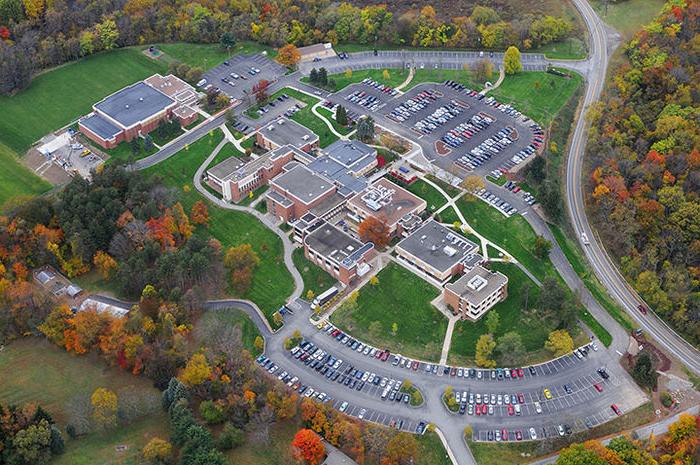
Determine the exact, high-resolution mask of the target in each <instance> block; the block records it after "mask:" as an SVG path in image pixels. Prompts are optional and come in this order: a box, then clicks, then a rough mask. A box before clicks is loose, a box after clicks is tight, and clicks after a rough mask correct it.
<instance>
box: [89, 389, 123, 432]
mask: <svg viewBox="0 0 700 465" xmlns="http://www.w3.org/2000/svg"><path fill="white" fill-rule="evenodd" d="M90 403H91V404H92V418H93V419H94V420H95V423H97V424H98V425H99V426H100V427H101V428H104V429H107V428H110V427H113V426H116V424H117V405H118V400H117V395H116V394H115V393H114V392H112V391H110V390H109V389H105V388H97V389H95V392H93V393H92V396H91V397H90Z"/></svg>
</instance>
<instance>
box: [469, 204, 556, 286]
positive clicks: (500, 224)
mask: <svg viewBox="0 0 700 465" xmlns="http://www.w3.org/2000/svg"><path fill="white" fill-rule="evenodd" d="M457 206H458V208H459V209H460V210H461V211H462V214H463V215H464V219H466V220H467V223H469V225H470V226H472V227H473V228H474V229H476V230H477V231H478V232H479V233H480V234H481V235H482V236H484V237H486V238H487V239H489V240H490V241H491V242H493V243H495V244H498V245H500V246H501V247H503V248H504V249H506V251H507V252H509V253H510V254H511V255H513V256H514V257H515V259H516V260H518V261H519V262H520V263H522V264H523V265H525V267H526V268H527V269H528V270H529V271H530V272H531V273H532V274H533V275H535V276H536V277H537V279H539V280H540V281H542V280H544V277H545V276H546V275H548V274H549V275H552V276H556V275H557V271H556V270H555V269H554V265H552V262H550V261H549V260H548V259H546V260H542V259H540V258H538V257H537V256H535V254H534V253H533V251H532V250H533V248H534V244H535V238H536V237H537V235H536V234H535V231H533V230H532V227H531V226H530V225H529V224H528V222H527V221H525V218H523V217H522V216H520V215H514V216H511V217H510V218H506V217H505V216H503V215H502V214H501V213H500V212H499V211H498V210H496V209H495V208H492V207H490V206H488V205H487V204H486V203H484V202H482V201H481V200H478V199H473V200H468V199H467V198H466V197H462V198H460V199H459V200H457Z"/></svg>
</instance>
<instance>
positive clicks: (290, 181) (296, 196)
mask: <svg viewBox="0 0 700 465" xmlns="http://www.w3.org/2000/svg"><path fill="white" fill-rule="evenodd" d="M286 169H287V170H286V171H285V172H283V173H282V174H280V175H279V176H277V177H276V178H274V179H272V180H271V181H270V189H269V190H268V191H267V193H266V194H265V195H266V199H267V212H268V213H269V214H271V215H273V216H276V217H278V218H281V219H282V220H283V221H286V222H288V223H289V222H291V221H293V220H296V219H298V218H301V217H302V216H304V215H305V214H306V213H307V212H309V211H310V210H311V209H313V208H314V207H317V206H319V205H321V204H322V203H323V202H324V201H326V200H327V199H330V198H332V197H334V195H335V194H336V190H337V188H336V186H335V184H333V182H331V181H330V180H329V179H327V178H326V177H324V176H321V175H318V174H316V173H314V172H313V171H311V170H310V169H309V168H308V167H306V166H304V165H302V164H299V163H292V166H291V168H286ZM338 208H342V204H341V205H339V206H338Z"/></svg>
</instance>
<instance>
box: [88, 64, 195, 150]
mask: <svg viewBox="0 0 700 465" xmlns="http://www.w3.org/2000/svg"><path fill="white" fill-rule="evenodd" d="M196 101H197V93H196V91H195V90H194V88H192V86H190V85H189V84H187V83H186V82H184V81H183V80H181V79H179V78H177V77H176V76H173V75H168V76H165V77H164V76H161V75H159V74H156V75H153V76H151V77H150V78H148V79H146V80H145V81H140V82H137V83H135V84H132V85H130V86H128V87H125V88H123V89H121V90H118V91H117V92H115V93H113V94H112V95H109V96H108V97H105V98H104V99H102V100H101V101H99V102H97V103H96V104H94V105H93V107H92V110H93V111H92V113H90V114H89V115H87V116H85V117H83V118H81V119H80V121H79V122H78V127H79V129H80V131H81V132H82V133H83V134H85V136H87V137H88V138H90V139H91V140H92V141H94V142H95V143H97V144H98V145H99V146H101V147H102V148H105V149H110V148H114V147H116V146H117V145H119V143H121V142H128V141H130V140H132V139H134V138H136V137H142V136H145V135H146V134H148V133H149V132H151V131H153V130H154V129H156V128H157V127H158V125H159V124H160V123H161V122H162V121H165V120H171V119H173V118H176V119H177V120H179V121H180V124H182V125H183V126H187V125H189V124H191V123H193V122H194V121H196V119H197V113H196V111H195V110H194V109H193V108H192V107H191V106H190V105H192V104H196Z"/></svg>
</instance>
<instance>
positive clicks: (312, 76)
mask: <svg viewBox="0 0 700 465" xmlns="http://www.w3.org/2000/svg"><path fill="white" fill-rule="evenodd" d="M309 82H310V83H311V84H318V71H317V70H316V68H311V71H309Z"/></svg>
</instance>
